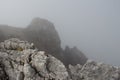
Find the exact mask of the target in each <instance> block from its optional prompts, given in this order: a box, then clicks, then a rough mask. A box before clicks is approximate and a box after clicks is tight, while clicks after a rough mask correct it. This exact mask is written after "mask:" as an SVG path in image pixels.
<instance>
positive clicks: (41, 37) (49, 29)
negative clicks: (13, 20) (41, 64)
mask: <svg viewBox="0 0 120 80" xmlns="http://www.w3.org/2000/svg"><path fill="white" fill-rule="evenodd" d="M9 38H19V39H21V40H26V41H28V42H31V43H34V45H35V46H36V47H37V48H38V49H39V50H41V51H46V53H49V54H51V55H53V56H55V57H56V58H58V59H60V60H61V61H62V62H63V63H64V64H65V65H68V64H78V63H79V64H84V63H85V62H86V61H87V58H86V56H85V55H84V54H83V53H82V52H80V51H79V50H78V49H77V48H73V49H71V50H69V51H67V50H66V49H65V50H63V49H62V48H61V40H60V37H59V35H58V32H57V31H56V29H55V27H54V24H53V23H51V22H50V21H48V20H45V19H41V18H35V19H33V20H32V21H31V23H30V24H29V25H28V26H27V27H26V28H16V27H10V26H7V25H1V26H0V42H1V41H4V40H6V39H9Z"/></svg>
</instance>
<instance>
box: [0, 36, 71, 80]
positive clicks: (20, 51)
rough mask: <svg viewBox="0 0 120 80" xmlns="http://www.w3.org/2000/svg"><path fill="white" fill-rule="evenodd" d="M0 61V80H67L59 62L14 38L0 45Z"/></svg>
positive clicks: (63, 67)
mask: <svg viewBox="0 0 120 80" xmlns="http://www.w3.org/2000/svg"><path fill="white" fill-rule="evenodd" d="M0 60H1V62H0V73H1V74H0V80H67V78H68V77H69V75H68V72H67V69H66V68H65V66H64V65H63V63H62V62H61V61H59V60H58V59H56V58H55V57H53V56H51V55H48V54H46V53H45V51H38V50H37V49H36V48H35V47H34V45H33V44H30V43H28V42H27V41H21V40H19V39H16V38H12V39H9V40H5V41H4V42H2V43H0ZM1 64H3V65H4V67H2V66H1ZM4 76H5V77H4Z"/></svg>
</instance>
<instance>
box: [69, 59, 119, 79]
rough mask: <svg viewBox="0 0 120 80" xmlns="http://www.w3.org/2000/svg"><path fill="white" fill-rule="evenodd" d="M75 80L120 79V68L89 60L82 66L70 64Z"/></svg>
mask: <svg viewBox="0 0 120 80" xmlns="http://www.w3.org/2000/svg"><path fill="white" fill-rule="evenodd" d="M69 69H70V70H69V71H70V73H71V78H72V79H73V80H120V68H119V67H115V66H110V65H107V64H104V63H97V62H95V61H90V60H88V61H87V63H86V64H85V65H83V66H82V67H81V66H80V65H76V66H71V65H69Z"/></svg>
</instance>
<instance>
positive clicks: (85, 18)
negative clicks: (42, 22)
mask: <svg viewBox="0 0 120 80" xmlns="http://www.w3.org/2000/svg"><path fill="white" fill-rule="evenodd" d="M119 8H120V0H1V1H0V24H5V25H10V26H14V27H26V26H27V25H28V24H29V23H30V22H31V20H32V19H33V18H34V17H40V18H44V19H48V20H49V21H51V22H52V23H54V25H55V27H56V29H57V31H58V33H59V35H60V37H61V40H62V46H63V47H64V46H65V45H69V46H71V47H73V46H77V47H78V48H79V49H80V50H81V51H82V52H83V53H84V54H86V56H88V57H89V58H90V59H93V60H96V61H102V62H105V63H108V64H112V65H120V63H119V61H120V9H119Z"/></svg>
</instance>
